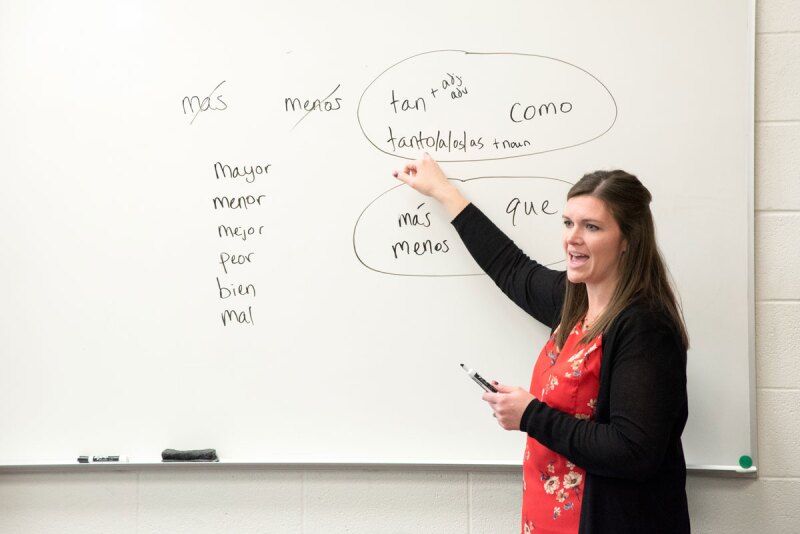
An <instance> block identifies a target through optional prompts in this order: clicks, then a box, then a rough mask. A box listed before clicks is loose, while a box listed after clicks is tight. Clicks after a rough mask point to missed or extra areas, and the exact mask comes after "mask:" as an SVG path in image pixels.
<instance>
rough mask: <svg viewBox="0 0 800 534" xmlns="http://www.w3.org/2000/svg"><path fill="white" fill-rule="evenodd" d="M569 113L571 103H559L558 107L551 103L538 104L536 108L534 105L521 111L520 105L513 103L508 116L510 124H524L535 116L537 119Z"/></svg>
mask: <svg viewBox="0 0 800 534" xmlns="http://www.w3.org/2000/svg"><path fill="white" fill-rule="evenodd" d="M570 111H572V103H571V102H561V103H560V104H559V105H558V107H556V105H555V104H553V103H552V102H548V103H547V104H540V105H539V106H538V107H537V106H536V105H531V106H527V107H525V108H524V109H522V104H520V103H519V102H514V103H513V104H512V105H511V111H509V113H508V115H509V117H510V118H511V121H512V122H524V121H530V120H533V119H534V118H536V116H537V115H538V116H539V117H543V116H545V115H558V114H559V113H561V114H562V115H563V114H566V113H569V112H570Z"/></svg>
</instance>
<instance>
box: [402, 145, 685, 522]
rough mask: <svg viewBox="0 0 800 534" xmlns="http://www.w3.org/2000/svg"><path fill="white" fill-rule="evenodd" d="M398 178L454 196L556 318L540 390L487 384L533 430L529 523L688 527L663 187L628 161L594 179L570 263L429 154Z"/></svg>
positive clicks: (568, 241) (511, 422)
mask: <svg viewBox="0 0 800 534" xmlns="http://www.w3.org/2000/svg"><path fill="white" fill-rule="evenodd" d="M394 176H395V177H396V178H398V179H400V180H401V181H403V182H405V183H406V184H408V185H409V186H411V187H413V188H414V189H416V190H417V191H419V192H421V193H423V194H425V195H428V196H431V197H433V198H435V199H436V200H438V201H439V202H441V203H442V205H443V206H444V207H445V209H446V210H447V211H448V212H449V214H450V215H451V216H452V218H453V221H452V223H453V225H454V226H455V228H456V230H457V231H458V233H459V235H460V236H461V239H462V240H463V241H464V243H465V245H466V246H467V248H468V249H469V251H470V253H471V254H472V255H473V257H474V258H475V260H476V261H477V262H478V264H479V265H480V266H481V268H483V270H484V271H485V272H486V273H487V274H488V275H489V276H490V277H491V278H492V279H493V280H494V281H495V283H496V284H497V285H498V286H499V287H500V289H501V290H503V292H504V293H506V295H508V296H509V297H510V298H511V299H512V300H513V301H514V302H516V303H517V304H518V305H519V306H520V307H521V308H522V309H523V310H525V311H526V312H528V313H529V314H530V315H532V316H533V317H535V318H536V319H537V320H539V321H540V322H542V323H544V324H545V325H547V326H549V327H550V328H551V332H552V335H551V337H550V339H549V341H548V342H547V343H546V344H545V347H544V348H543V349H542V351H541V354H540V355H539V358H538V360H537V361H536V364H535V366H534V370H533V377H532V380H531V387H530V389H529V390H524V389H522V388H518V387H511V386H507V385H504V384H497V383H496V387H497V389H498V392H497V393H486V394H485V395H484V397H483V398H484V400H485V401H486V402H488V403H489V405H490V406H491V408H492V410H493V411H494V415H495V417H496V418H497V421H498V423H499V424H500V426H502V427H503V428H504V429H506V430H522V431H524V432H526V433H527V434H528V440H527V446H526V449H525V454H524V459H523V505H522V531H523V532H524V533H529V532H535V533H542V532H543V533H572V534H574V533H576V532H578V533H581V534H590V533H591V534H625V533H632V534H633V533H636V534H652V533H665V534H666V533H669V534H682V533H688V532H689V531H690V528H689V514H688V509H687V502H686V491H685V482H686V464H685V461H684V456H683V449H682V446H681V440H680V437H681V433H682V432H683V428H684V426H685V424H686V418H687V413H688V412H687V397H686V349H687V347H688V337H687V334H686V329H685V326H684V322H683V318H682V314H681V311H680V308H679V306H678V304H677V302H676V299H675V296H674V293H673V291H672V289H671V287H670V284H669V281H668V276H667V272H666V268H665V267H664V263H663V260H662V259H661V256H660V254H659V252H658V248H657V246H656V242H655V231H654V227H653V220H652V216H651V213H650V207H649V204H650V200H651V197H650V193H649V191H648V190H647V189H646V188H645V187H644V186H643V185H642V184H641V183H640V182H639V180H638V179H636V177H634V176H632V175H630V174H627V173H625V172H623V171H611V172H596V173H592V174H588V175H586V176H584V177H583V178H582V179H581V180H580V181H579V182H578V183H577V184H575V185H574V186H573V187H572V188H571V189H570V191H569V193H568V194H567V204H566V206H565V208H564V210H563V222H564V235H563V240H562V241H563V247H564V251H565V255H566V266H567V270H566V272H560V271H553V270H550V269H548V268H546V267H544V266H542V265H539V264H538V263H536V262H535V261H533V260H531V259H529V258H528V257H527V256H525V254H524V253H523V252H522V251H521V250H520V249H519V248H517V247H516V246H515V245H514V243H513V242H512V241H511V240H510V239H509V238H508V237H507V236H506V235H505V234H503V233H502V232H501V231H500V230H499V229H498V228H497V227H496V226H495V225H494V224H492V223H491V221H489V220H488V219H487V218H486V217H485V216H484V215H483V214H482V213H481V212H480V210H478V208H477V207H475V206H474V205H472V204H470V203H469V201H467V200H466V199H465V198H464V197H463V196H462V195H461V193H460V192H459V191H458V189H457V188H456V187H455V186H454V185H453V184H452V182H450V181H448V179H447V177H446V176H445V175H444V173H443V172H442V170H441V169H440V168H439V166H438V164H437V163H436V162H435V161H434V160H433V159H431V158H430V157H429V156H428V155H427V154H426V155H425V157H424V158H423V159H421V160H418V161H415V162H413V163H409V164H407V165H406V166H405V168H404V169H403V170H402V171H400V172H395V173H394Z"/></svg>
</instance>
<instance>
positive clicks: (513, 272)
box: [452, 204, 566, 328]
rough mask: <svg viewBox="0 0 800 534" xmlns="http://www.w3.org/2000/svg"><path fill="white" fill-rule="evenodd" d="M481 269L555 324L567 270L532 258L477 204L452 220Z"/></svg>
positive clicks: (545, 320) (511, 295)
mask: <svg viewBox="0 0 800 534" xmlns="http://www.w3.org/2000/svg"><path fill="white" fill-rule="evenodd" d="M452 223H453V226H454V227H455V229H456V231H457V232H458V234H459V236H460V237H461V240H462V241H463V242H464V245H465V246H466V247H467V250H468V251H469V253H470V254H472V257H473V258H474V259H475V261H476V262H477V263H478V265H479V266H480V268H481V269H483V270H484V272H485V273H486V274H487V275H489V277H490V278H491V279H492V280H493V281H494V283H495V284H496V285H497V287H499V288H500V289H501V290H502V291H503V293H505V294H506V295H507V296H508V297H509V298H510V299H511V300H512V301H514V302H515V303H516V304H517V305H518V306H519V307H520V308H522V309H523V310H525V312H527V313H528V314H529V315H531V316H533V317H534V318H535V319H536V320H538V321H539V322H541V323H543V324H545V325H547V326H549V327H550V328H555V326H556V324H555V323H554V321H555V322H556V323H557V322H558V313H559V312H560V310H561V306H562V305H563V302H564V288H565V286H564V284H565V279H566V273H564V272H563V271H554V270H552V269H548V268H547V267H545V266H544V265H541V264H539V263H537V262H536V261H534V260H532V259H530V258H529V257H528V256H527V255H526V254H525V253H524V252H523V251H522V250H520V248H519V247H517V246H516V245H515V244H514V242H513V241H512V240H511V239H510V238H509V237H508V236H507V235H506V234H504V233H503V232H502V231H501V230H500V229H499V228H498V227H497V226H496V225H495V224H494V223H493V222H492V221H490V220H489V218H488V217H486V215H484V214H483V212H482V211H480V210H479V209H478V208H477V207H476V206H475V205H474V204H469V205H468V206H467V207H466V208H464V209H463V210H462V211H461V213H459V214H458V215H457V216H456V217H455V219H453V221H452Z"/></svg>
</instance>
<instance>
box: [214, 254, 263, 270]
mask: <svg viewBox="0 0 800 534" xmlns="http://www.w3.org/2000/svg"><path fill="white" fill-rule="evenodd" d="M253 254H255V252H248V253H247V254H229V253H228V252H220V253H219V264H220V265H222V270H223V271H225V274H228V266H229V265H244V264H246V263H252V262H253Z"/></svg>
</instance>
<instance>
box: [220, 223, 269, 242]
mask: <svg viewBox="0 0 800 534" xmlns="http://www.w3.org/2000/svg"><path fill="white" fill-rule="evenodd" d="M263 233H264V225H263V224H262V225H261V226H258V227H255V226H227V225H224V224H220V225H219V226H217V234H219V237H221V238H222V237H230V238H238V239H241V240H242V241H247V238H248V237H251V236H259V235H263Z"/></svg>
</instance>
